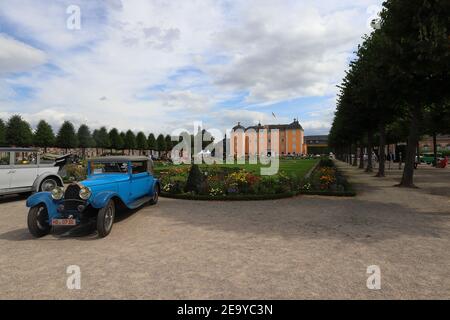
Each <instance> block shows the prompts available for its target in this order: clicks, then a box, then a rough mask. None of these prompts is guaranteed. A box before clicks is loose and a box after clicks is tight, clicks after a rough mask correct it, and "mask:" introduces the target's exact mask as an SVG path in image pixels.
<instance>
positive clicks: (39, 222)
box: [27, 204, 52, 238]
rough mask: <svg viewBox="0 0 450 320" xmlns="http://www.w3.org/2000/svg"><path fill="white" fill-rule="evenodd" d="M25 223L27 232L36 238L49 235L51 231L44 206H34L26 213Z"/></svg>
mask: <svg viewBox="0 0 450 320" xmlns="http://www.w3.org/2000/svg"><path fill="white" fill-rule="evenodd" d="M27 223H28V230H29V231H30V233H31V234H32V235H33V236H34V237H36V238H41V237H43V236H45V235H47V234H49V233H50V230H51V229H52V227H51V226H50V223H49V218H48V211H47V207H46V206H45V205H44V204H39V205H37V206H34V207H32V208H31V209H30V211H28V219H27Z"/></svg>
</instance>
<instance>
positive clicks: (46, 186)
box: [0, 148, 63, 195]
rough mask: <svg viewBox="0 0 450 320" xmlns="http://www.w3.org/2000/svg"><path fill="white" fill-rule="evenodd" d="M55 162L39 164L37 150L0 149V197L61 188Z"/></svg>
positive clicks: (61, 182) (60, 180) (61, 181)
mask: <svg viewBox="0 0 450 320" xmlns="http://www.w3.org/2000/svg"><path fill="white" fill-rule="evenodd" d="M59 169H60V167H59V166H57V165H56V163H55V161H50V162H48V163H45V161H42V162H41V159H40V156H39V153H38V150H37V149H31V148H0V195H4V194H13V193H22V192H37V191H51V190H53V189H54V188H55V187H56V186H63V180H62V179H61V177H60V176H59V175H58V171H59Z"/></svg>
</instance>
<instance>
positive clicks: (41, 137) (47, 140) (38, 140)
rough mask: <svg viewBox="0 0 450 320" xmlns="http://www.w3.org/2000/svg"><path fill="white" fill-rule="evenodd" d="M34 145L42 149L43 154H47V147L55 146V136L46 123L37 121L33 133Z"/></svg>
mask: <svg viewBox="0 0 450 320" xmlns="http://www.w3.org/2000/svg"><path fill="white" fill-rule="evenodd" d="M34 144H35V145H36V146H37V147H40V148H44V152H47V148H48V147H53V146H54V145H55V134H54V133H53V129H52V127H51V126H50V124H48V123H47V121H45V120H41V121H39V123H38V125H37V128H36V132H35V133H34Z"/></svg>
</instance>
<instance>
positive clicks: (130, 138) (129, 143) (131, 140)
mask: <svg viewBox="0 0 450 320" xmlns="http://www.w3.org/2000/svg"><path fill="white" fill-rule="evenodd" d="M124 147H125V149H128V151H129V153H130V154H131V151H132V150H133V149H136V136H135V135H134V133H133V131H131V130H128V131H127V133H125V141H124Z"/></svg>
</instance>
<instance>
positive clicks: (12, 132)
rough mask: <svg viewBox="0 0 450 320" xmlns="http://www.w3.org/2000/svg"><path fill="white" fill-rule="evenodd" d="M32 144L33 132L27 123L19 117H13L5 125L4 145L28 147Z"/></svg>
mask: <svg viewBox="0 0 450 320" xmlns="http://www.w3.org/2000/svg"><path fill="white" fill-rule="evenodd" d="M32 143H33V132H32V131H31V127H30V125H29V123H28V122H26V121H25V120H23V119H22V117H21V116H20V115H13V116H12V117H11V118H9V120H8V123H7V124H6V144H7V145H10V146H16V147H29V146H30V145H31V144H32Z"/></svg>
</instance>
